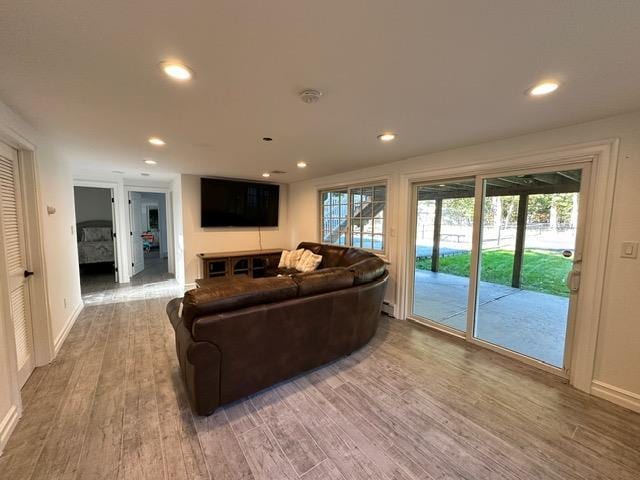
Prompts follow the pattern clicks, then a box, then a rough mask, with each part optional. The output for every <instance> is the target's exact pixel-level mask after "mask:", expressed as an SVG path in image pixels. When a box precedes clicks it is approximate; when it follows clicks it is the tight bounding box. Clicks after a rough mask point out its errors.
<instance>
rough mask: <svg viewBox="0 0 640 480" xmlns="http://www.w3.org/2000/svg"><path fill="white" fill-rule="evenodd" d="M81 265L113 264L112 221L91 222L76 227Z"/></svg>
mask: <svg viewBox="0 0 640 480" xmlns="http://www.w3.org/2000/svg"><path fill="white" fill-rule="evenodd" d="M76 234H77V237H78V258H79V261H80V265H86V264H90V263H106V262H109V263H113V262H114V260H115V257H114V255H113V229H112V225H111V221H110V220H89V221H86V222H79V223H78V224H77V225H76Z"/></svg>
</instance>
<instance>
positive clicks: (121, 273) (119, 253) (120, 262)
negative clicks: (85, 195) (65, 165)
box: [73, 178, 129, 283]
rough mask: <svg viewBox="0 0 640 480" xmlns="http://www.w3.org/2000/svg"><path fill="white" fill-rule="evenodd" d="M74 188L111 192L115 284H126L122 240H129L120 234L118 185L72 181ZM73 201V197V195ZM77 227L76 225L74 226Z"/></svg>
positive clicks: (120, 203) (116, 183)
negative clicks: (98, 189) (114, 248)
mask: <svg viewBox="0 0 640 480" xmlns="http://www.w3.org/2000/svg"><path fill="white" fill-rule="evenodd" d="M73 186H74V187H89V188H104V189H107V190H111V195H113V197H112V198H113V209H112V212H113V219H112V222H113V231H114V232H115V234H116V252H115V260H116V267H117V268H118V271H117V272H116V274H117V280H116V283H127V282H128V281H129V270H127V269H126V268H125V265H126V263H125V262H126V257H125V255H124V251H123V246H122V242H123V238H129V237H128V235H124V233H122V234H121V232H124V231H125V230H124V228H122V226H123V223H122V216H121V215H120V211H121V205H122V199H121V194H120V184H118V182H100V181H93V180H80V179H76V178H74V179H73ZM74 200H75V195H74ZM76 226H77V225H76Z"/></svg>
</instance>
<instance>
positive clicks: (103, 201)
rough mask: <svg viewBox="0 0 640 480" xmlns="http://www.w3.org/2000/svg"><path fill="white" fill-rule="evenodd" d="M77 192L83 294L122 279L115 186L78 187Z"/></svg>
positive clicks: (77, 226) (79, 261) (110, 285)
mask: <svg viewBox="0 0 640 480" xmlns="http://www.w3.org/2000/svg"><path fill="white" fill-rule="evenodd" d="M73 193H74V201H75V211H76V228H75V234H76V240H77V242H78V263H79V265H80V285H81V290H82V293H83V294H87V293H91V292H93V291H99V290H103V289H105V288H109V287H113V286H115V285H116V284H117V282H118V268H117V265H118V259H117V246H116V232H115V227H114V226H115V221H114V219H115V204H114V195H113V189H112V188H101V187H86V186H75V187H74V188H73Z"/></svg>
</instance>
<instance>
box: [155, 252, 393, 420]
mask: <svg viewBox="0 0 640 480" xmlns="http://www.w3.org/2000/svg"><path fill="white" fill-rule="evenodd" d="M298 248H307V249H309V250H312V251H313V252H314V253H317V254H319V255H322V263H321V264H320V266H319V268H318V270H316V271H314V272H309V273H293V274H291V275H282V276H271V277H264V278H255V279H242V280H230V281H224V282H220V283H217V284H211V285H210V286H207V287H204V288H197V289H194V290H190V291H188V292H187V293H186V294H185V296H184V298H183V299H180V298H176V299H173V300H171V301H170V302H169V304H168V305H167V314H168V315H169V319H170V320H171V324H172V325H173V328H174V330H175V334H176V350H177V354H178V360H179V362H180V369H181V373H182V378H183V380H184V383H185V385H186V388H187V392H188V396H189V400H190V402H191V404H192V406H193V408H194V410H195V411H196V412H197V413H198V414H200V415H209V414H211V413H213V411H214V410H215V409H216V408H217V407H218V406H219V405H222V404H225V403H229V402H232V401H234V400H237V399H240V398H242V397H245V396H247V395H250V394H252V393H255V392H257V391H259V390H262V389H263V388H266V387H268V386H270V385H273V384H275V383H277V382H279V381H281V380H284V379H287V378H290V377H292V376H294V375H296V374H298V373H301V372H304V371H306V370H310V369H312V368H315V367H318V366H320V365H323V364H325V363H327V362H330V361H331V360H334V359H337V358H339V357H341V356H344V355H348V354H350V353H351V352H353V351H354V350H356V349H358V348H360V347H362V346H363V345H365V344H366V343H367V342H368V341H369V340H370V339H371V337H372V336H373V335H374V334H375V332H376V329H377V327H378V319H379V317H380V309H381V306H382V300H383V298H384V293H385V288H386V284H387V277H388V273H387V271H386V268H385V264H384V262H383V261H382V260H381V259H380V258H378V257H377V256H376V255H374V254H372V253H369V252H366V251H364V250H359V249H355V248H344V247H336V246H331V245H321V244H317V243H307V242H303V243H301V244H300V245H299V246H298ZM271 273H272V275H276V274H278V273H279V272H278V270H273V271H272V272H271ZM181 303H182V304H183V306H182V312H181V315H180V314H179V311H180V304H181Z"/></svg>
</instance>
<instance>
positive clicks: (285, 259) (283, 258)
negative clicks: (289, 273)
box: [278, 250, 291, 268]
mask: <svg viewBox="0 0 640 480" xmlns="http://www.w3.org/2000/svg"><path fill="white" fill-rule="evenodd" d="M290 256H291V252H290V251H289V250H283V251H282V255H280V263H278V268H288V267H287V265H289V257H290Z"/></svg>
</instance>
